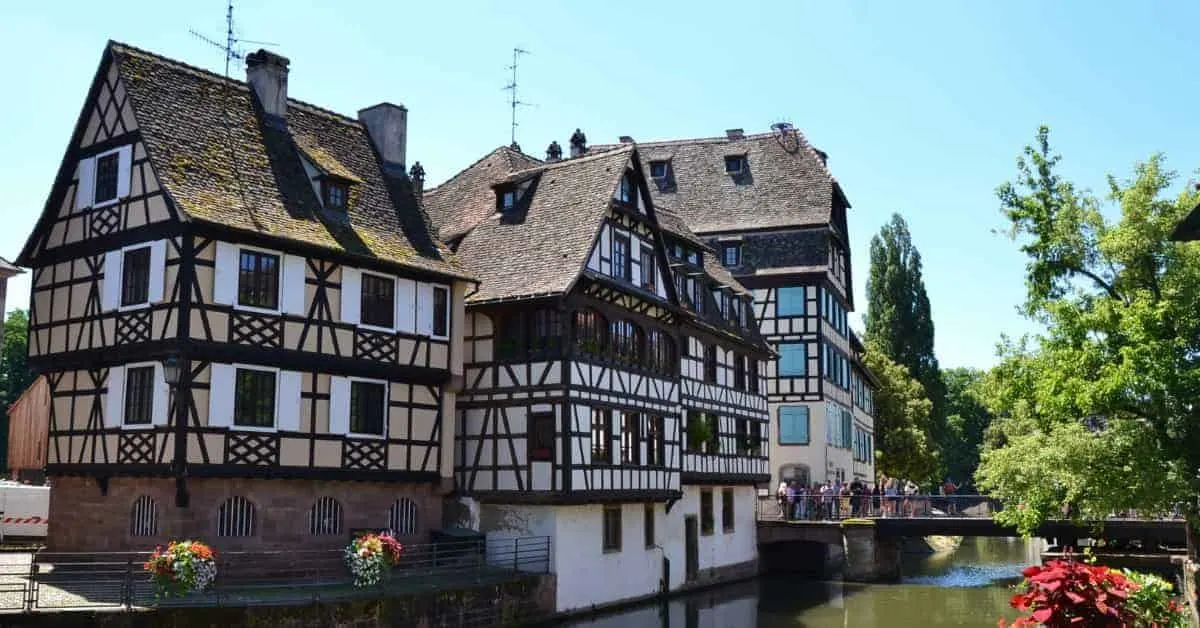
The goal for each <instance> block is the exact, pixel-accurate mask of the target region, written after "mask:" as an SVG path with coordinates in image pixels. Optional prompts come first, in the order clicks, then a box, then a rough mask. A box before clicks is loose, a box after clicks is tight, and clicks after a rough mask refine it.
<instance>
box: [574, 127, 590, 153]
mask: <svg viewBox="0 0 1200 628" xmlns="http://www.w3.org/2000/svg"><path fill="white" fill-rule="evenodd" d="M586 152H587V136H586V135H584V134H583V131H580V130H579V129H575V132H574V133H572V134H571V157H572V158H574V157H582V156H583V154H584V153H586Z"/></svg>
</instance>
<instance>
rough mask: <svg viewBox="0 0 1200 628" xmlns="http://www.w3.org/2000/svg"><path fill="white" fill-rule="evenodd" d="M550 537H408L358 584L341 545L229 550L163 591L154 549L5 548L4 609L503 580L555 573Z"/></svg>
mask: <svg viewBox="0 0 1200 628" xmlns="http://www.w3.org/2000/svg"><path fill="white" fill-rule="evenodd" d="M550 551H551V540H550V537H524V538H516V539H503V540H488V541H484V540H483V539H478V540H470V541H455V542H443V543H434V544H423V545H417V544H414V545H405V546H404V551H403V553H402V555H401V558H400V562H399V564H397V565H396V566H395V567H394V568H393V569H392V572H391V577H390V578H389V579H387V580H386V581H384V582H382V583H380V584H378V585H375V586H372V587H363V588H357V587H355V586H353V580H352V577H351V575H350V571H349V568H348V567H347V566H346V563H345V555H344V553H343V551H341V550H319V551H279V552H220V553H218V554H217V556H216V560H217V578H216V580H215V582H214V583H213V586H212V587H211V588H210V589H209V590H208V591H205V592H203V593H194V594H189V595H186V596H183V597H172V598H163V599H158V598H156V596H155V590H154V586H153V584H152V582H151V580H150V575H149V574H148V573H147V572H146V571H145V570H144V569H143V565H144V564H145V562H146V560H147V559H149V557H150V553H149V552H125V553H86V554H85V553H53V552H36V553H34V552H29V553H6V554H0V612H10V613H11V612H39V611H56V610H81V609H93V610H94V609H112V610H131V609H134V608H140V607H179V606H271V605H277V606H283V605H295V604H308V603H314V602H336V601H344V600H352V599H363V598H378V597H384V596H402V595H410V594H419V593H425V592H434V591H451V590H456V589H465V588H472V587H477V586H482V585H492V584H502V583H504V582H510V581H513V580H515V579H517V578H520V577H522V576H527V575H533V574H545V573H549V572H550Z"/></svg>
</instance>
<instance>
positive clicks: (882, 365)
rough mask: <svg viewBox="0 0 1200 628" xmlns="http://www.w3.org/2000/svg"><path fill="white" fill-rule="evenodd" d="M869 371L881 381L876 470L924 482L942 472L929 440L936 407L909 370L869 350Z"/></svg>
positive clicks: (876, 414)
mask: <svg viewBox="0 0 1200 628" xmlns="http://www.w3.org/2000/svg"><path fill="white" fill-rule="evenodd" d="M865 361H866V363H867V368H869V369H871V373H873V374H874V375H875V377H876V378H878V379H879V381H880V387H879V389H878V390H876V391H875V446H876V449H877V450H878V452H877V454H876V459H875V468H876V470H877V471H878V472H880V473H883V474H885V475H887V476H889V477H899V478H907V479H912V480H914V481H918V482H919V481H924V480H927V479H929V478H931V477H933V476H934V474H935V473H937V470H938V464H939V461H938V456H937V451H936V450H935V448H934V447H933V443H932V441H931V439H930V437H929V424H930V411H931V410H932V409H933V404H932V403H931V402H930V401H929V398H928V397H927V396H926V395H925V388H924V387H923V386H921V383H920V382H918V381H917V380H916V378H914V377H913V376H912V375H910V374H909V372H908V369H906V368H905V367H903V366H901V365H900V364H897V363H896V362H893V361H892V360H891V359H890V358H888V357H887V355H885V354H884V353H883V351H881V350H879V349H878V348H877V347H870V346H868V348H867V352H866V356H865Z"/></svg>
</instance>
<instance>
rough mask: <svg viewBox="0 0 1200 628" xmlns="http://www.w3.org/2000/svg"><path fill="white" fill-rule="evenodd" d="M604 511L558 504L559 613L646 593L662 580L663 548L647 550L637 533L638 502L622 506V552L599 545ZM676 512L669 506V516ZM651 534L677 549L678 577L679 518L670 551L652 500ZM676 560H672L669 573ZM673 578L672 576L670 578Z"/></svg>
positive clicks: (665, 525)
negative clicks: (609, 550)
mask: <svg viewBox="0 0 1200 628" xmlns="http://www.w3.org/2000/svg"><path fill="white" fill-rule="evenodd" d="M603 512H604V507H603V506H602V505H600V504H588V505H581V506H559V507H558V509H557V513H556V514H557V517H556V530H557V533H558V535H557V537H556V538H555V544H556V547H555V552H554V554H555V562H554V565H555V569H554V571H555V573H556V574H557V577H558V595H557V606H558V610H559V611H560V612H563V611H570V610H578V609H583V608H588V607H591V606H595V605H602V604H607V603H610V602H615V601H618V600H623V599H628V598H635V597H641V596H645V595H650V594H652V593H654V592H656V591H658V588H659V580H660V579H661V578H662V550H660V549H658V548H647V547H646V546H645V543H644V535H643V533H642V530H643V527H642V526H643V523H644V518H643V517H644V510H643V507H642V504H622V505H621V550H620V551H617V552H605V551H604V549H603V538H604V536H603V531H602V525H603ZM674 514H675V510H672V515H674ZM655 515H656V517H655V533H656V536H657V537H658V538H659V539H661V541H660V545H663V544H664V543H665V546H664V547H665V549H666V551H667V552H669V553H678V573H679V576H678V577H679V578H680V579H682V576H683V554H682V550H683V543H682V538H683V530H682V527H683V523H682V519H680V520H679V524H678V528H679V530H678V532H677V536H678V537H679V539H680V541H679V542H678V549H674V550H673V549H672V543H673V542H672V541H671V539H670V538H669V535H670V533H671V532H672V530H671V526H670V525H669V523H668V521H667V519H668V517H667V516H664V515H663V505H662V504H655ZM676 564H677V562H676V559H675V558H674V557H673V558H672V559H671V571H672V572H673V573H674V572H675V571H676V570H677V568H676ZM671 581H672V582H675V577H674V575H673V576H672V579H671Z"/></svg>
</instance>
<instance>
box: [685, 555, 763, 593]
mask: <svg viewBox="0 0 1200 628" xmlns="http://www.w3.org/2000/svg"><path fill="white" fill-rule="evenodd" d="M759 573H761V571H760V568H759V564H758V559H755V560H748V561H746V562H744V563H736V564H733V565H722V566H720V567H712V568H709V569H701V570H700V571H699V573H697V574H696V578H695V579H692V580H688V581H687V582H685V583H683V584H682V585H681V586H680V587H679V589H678V590H679V591H687V590H690V589H702V588H704V587H710V586H713V585H715V584H723V583H727V582H738V581H741V580H749V579H750V578H756V577H758V575H759Z"/></svg>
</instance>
